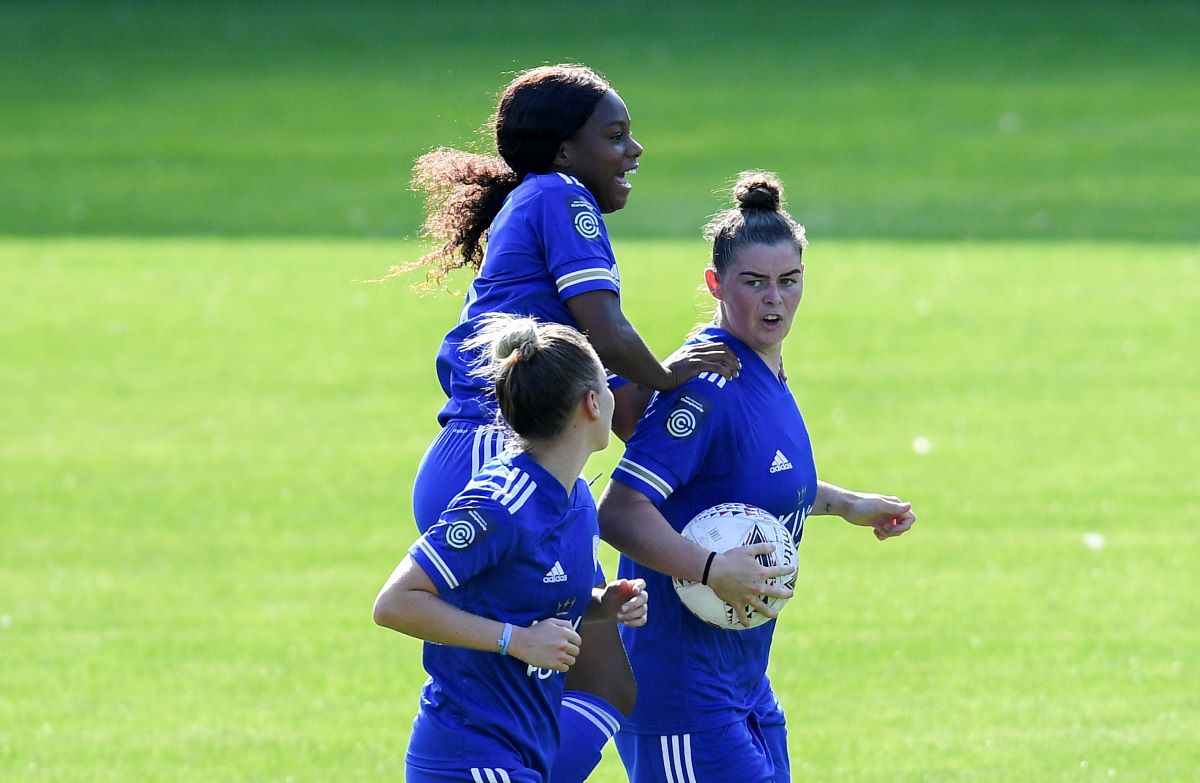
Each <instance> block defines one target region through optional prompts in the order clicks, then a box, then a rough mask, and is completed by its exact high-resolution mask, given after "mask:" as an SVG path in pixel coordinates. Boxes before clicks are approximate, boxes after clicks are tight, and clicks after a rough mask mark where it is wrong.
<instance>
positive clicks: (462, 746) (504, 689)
mask: <svg viewBox="0 0 1200 783" xmlns="http://www.w3.org/2000/svg"><path fill="white" fill-rule="evenodd" d="M599 544H600V538H599V528H598V527H597V523H596V505H595V502H594V501H593V500H592V495H591V492H590V491H589V489H588V486H587V483H586V482H585V481H584V480H583V479H582V478H581V479H579V480H578V481H577V482H576V483H575V487H574V490H573V491H572V492H571V494H570V496H568V494H567V492H566V491H565V490H564V489H563V486H562V485H561V484H560V483H559V482H558V481H557V480H556V479H555V478H554V477H553V476H551V475H550V474H549V473H548V472H547V471H546V470H545V469H544V468H542V467H541V466H540V465H539V464H538V463H537V462H536V461H535V460H534V459H533V458H531V457H529V456H528V455H526V454H523V453H521V454H503V455H501V456H499V457H496V458H495V459H493V460H491V461H490V462H488V463H487V464H486V465H484V466H483V468H482V469H481V470H480V472H479V473H478V474H476V475H475V477H474V478H473V479H472V480H471V482H470V483H469V484H468V485H467V487H466V488H465V489H464V490H463V491H462V492H461V493H460V494H459V495H458V496H457V497H456V498H455V499H454V502H453V503H452V504H451V505H450V507H449V508H448V509H447V510H446V512H445V513H444V514H442V517H441V519H440V520H439V521H438V522H437V524H435V525H434V526H433V527H431V528H430V529H429V530H428V531H426V532H425V534H424V535H422V536H421V537H420V538H419V539H417V541H416V543H415V544H413V546H412V547H411V548H410V550H409V554H410V555H411V556H412V558H413V559H414V560H415V561H416V562H417V563H418V564H419V565H420V566H421V568H423V569H424V570H425V573H427V574H428V575H429V578H430V579H432V580H433V583H434V584H435V585H437V588H438V591H439V593H440V595H441V597H442V599H443V600H445V601H446V602H447V603H449V604H451V605H453V606H456V607H458V608H460V609H463V610H465V611H468V612H471V613H473V614H477V615H482V616H484V617H488V618H490V619H493V620H498V621H500V622H509V623H512V624H513V625H516V626H523V627H528V626H530V625H532V624H533V623H535V622H537V621H541V620H545V619H548V618H551V617H557V618H561V619H563V620H567V621H569V622H571V623H573V624H575V626H576V627H578V625H579V622H580V620H581V619H582V617H583V612H584V610H585V609H586V608H587V605H588V602H589V600H590V598H591V591H592V588H593V587H595V586H596V585H598V584H600V583H601V582H603V581H604V576H603V573H602V572H601V570H600V565H599V559H598V548H599ZM424 663H425V670H426V671H427V672H428V673H429V680H428V681H427V682H426V683H425V686H424V688H423V689H422V691H421V703H420V708H419V710H418V712H417V717H416V719H415V720H414V722H413V733H412V739H411V741H410V743H409V747H408V760H409V762H410V763H412V764H415V765H417V766H419V767H424V768H430V769H464V770H465V769H469V768H471V767H487V768H510V769H514V768H528V769H532V770H535V771H538V772H540V773H541V774H542V775H543V776H545V775H548V774H549V770H550V767H551V763H552V762H553V758H554V753H555V750H556V748H557V747H558V712H559V702H560V701H561V698H562V692H563V677H564V675H563V674H561V673H559V672H555V671H552V670H549V669H537V668H535V667H532V666H528V665H527V664H525V663H523V662H521V661H519V660H517V659H516V658H513V657H505V656H501V655H500V654H499V653H497V652H481V651H478V650H468V649H464V648H461V647H451V646H444V645H438V644H431V643H426V644H425V653H424Z"/></svg>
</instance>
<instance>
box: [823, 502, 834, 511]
mask: <svg viewBox="0 0 1200 783" xmlns="http://www.w3.org/2000/svg"><path fill="white" fill-rule="evenodd" d="M825 513H826V514H831V513H833V501H831V500H826V501H825Z"/></svg>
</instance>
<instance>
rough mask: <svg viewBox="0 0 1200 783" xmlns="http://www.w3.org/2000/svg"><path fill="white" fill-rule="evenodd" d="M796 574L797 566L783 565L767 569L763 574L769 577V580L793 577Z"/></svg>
mask: <svg viewBox="0 0 1200 783" xmlns="http://www.w3.org/2000/svg"><path fill="white" fill-rule="evenodd" d="M794 573H796V566H794V565H781V566H771V567H770V568H768V569H766V573H765V574H763V576H765V577H767V578H768V579H775V578H777V577H780V576H791V575H792V574H794Z"/></svg>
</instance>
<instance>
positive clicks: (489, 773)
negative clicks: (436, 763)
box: [404, 762, 545, 783]
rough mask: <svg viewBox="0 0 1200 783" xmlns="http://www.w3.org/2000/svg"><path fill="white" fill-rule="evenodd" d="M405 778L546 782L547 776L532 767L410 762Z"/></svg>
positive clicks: (411, 782) (412, 781) (423, 782)
mask: <svg viewBox="0 0 1200 783" xmlns="http://www.w3.org/2000/svg"><path fill="white" fill-rule="evenodd" d="M404 780H405V781H406V783H544V781H545V778H543V777H542V776H541V775H540V774H538V773H537V772H534V771H533V770H532V769H504V768H503V767H469V768H467V769H429V768H428V767H418V766H416V765H414V764H413V763H412V762H408V763H406V764H405V765H404Z"/></svg>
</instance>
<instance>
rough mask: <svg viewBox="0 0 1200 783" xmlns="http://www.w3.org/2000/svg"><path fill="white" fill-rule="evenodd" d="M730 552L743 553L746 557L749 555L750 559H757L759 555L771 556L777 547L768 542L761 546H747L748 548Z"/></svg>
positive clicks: (742, 547) (741, 547)
mask: <svg viewBox="0 0 1200 783" xmlns="http://www.w3.org/2000/svg"><path fill="white" fill-rule="evenodd" d="M730 551H732V552H741V553H742V554H744V555H748V556H750V557H755V556H757V555H769V554H771V553H772V552H774V551H775V545H774V544H768V543H767V542H766V541H764V542H762V543H761V544H747V545H746V546H740V547H738V548H737V549H734V550H730Z"/></svg>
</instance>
